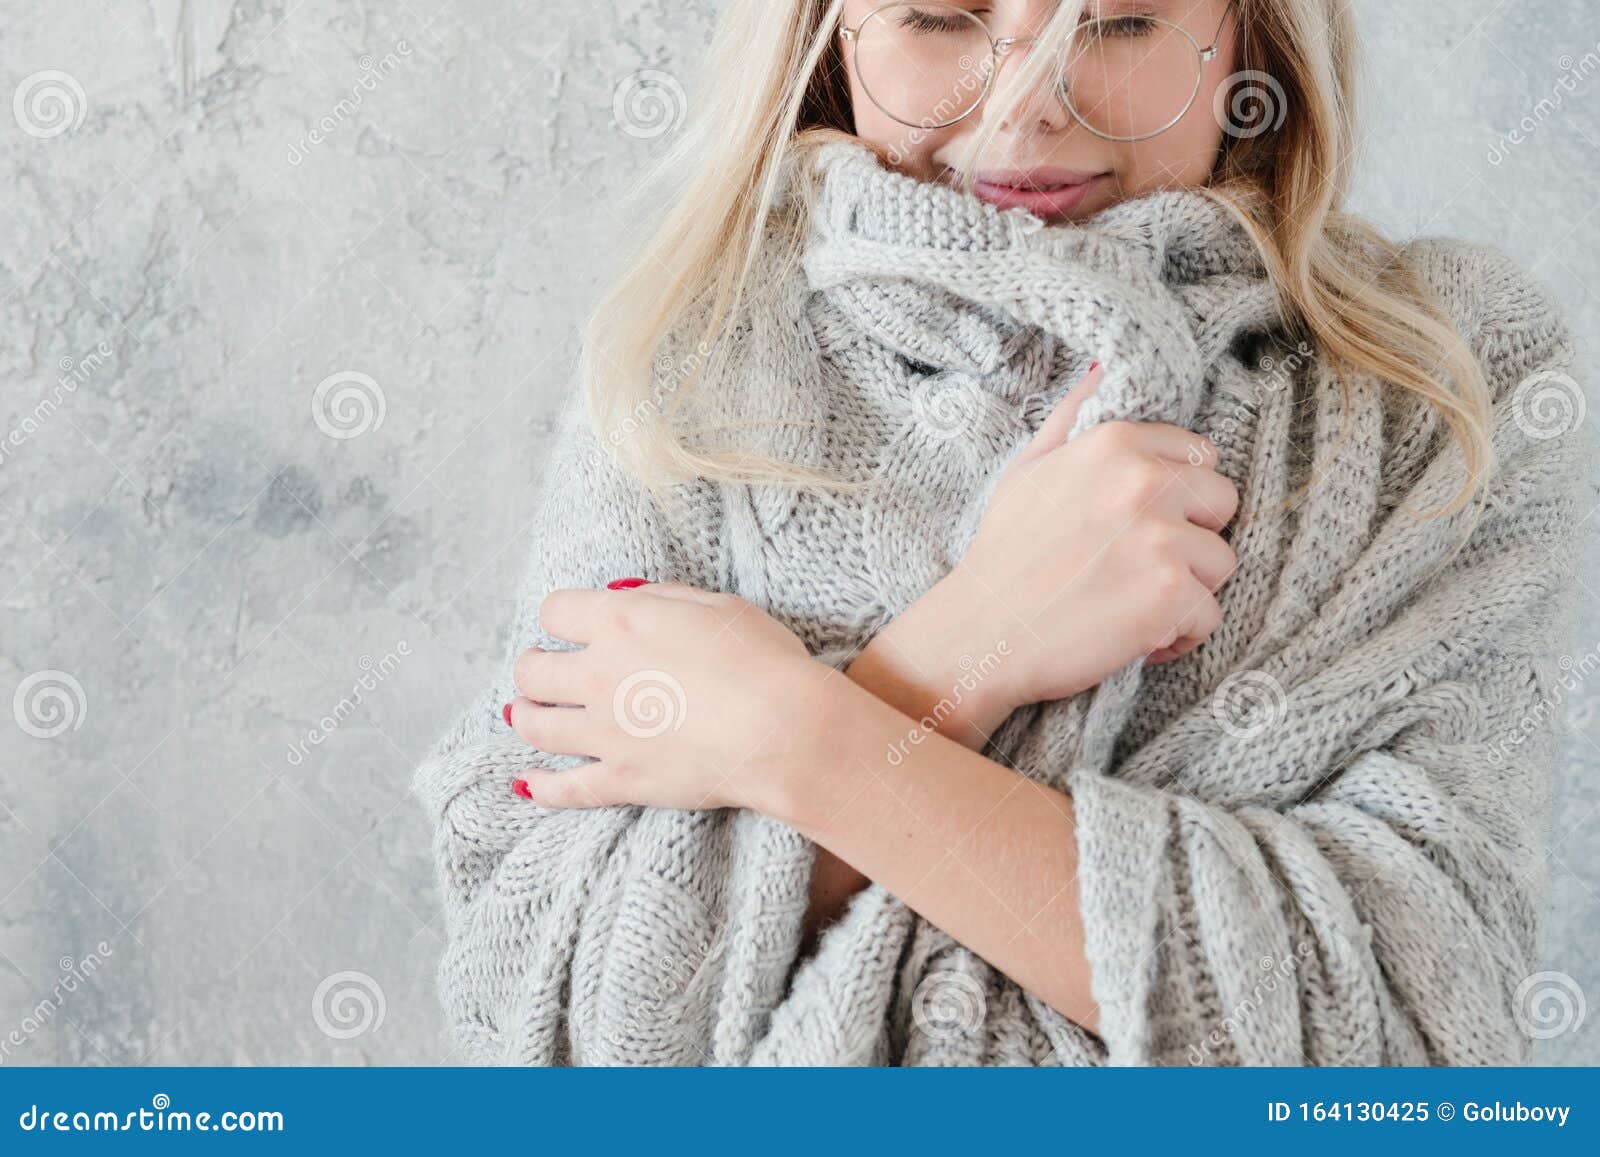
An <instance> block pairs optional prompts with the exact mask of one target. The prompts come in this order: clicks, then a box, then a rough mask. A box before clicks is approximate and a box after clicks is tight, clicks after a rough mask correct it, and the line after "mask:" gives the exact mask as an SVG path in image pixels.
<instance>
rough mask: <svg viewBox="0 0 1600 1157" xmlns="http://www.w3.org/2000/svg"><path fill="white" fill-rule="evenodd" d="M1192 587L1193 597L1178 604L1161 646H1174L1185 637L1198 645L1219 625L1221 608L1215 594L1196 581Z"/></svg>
mask: <svg viewBox="0 0 1600 1157" xmlns="http://www.w3.org/2000/svg"><path fill="white" fill-rule="evenodd" d="M1194 589H1195V594H1194V597H1193V598H1190V599H1185V600H1184V601H1183V602H1182V604H1181V605H1180V610H1179V613H1178V615H1177V617H1176V619H1175V620H1174V624H1173V630H1172V633H1171V634H1170V635H1168V636H1167V638H1166V639H1165V640H1164V641H1163V643H1162V647H1175V646H1177V645H1178V644H1179V642H1180V641H1182V640H1186V639H1193V640H1194V641H1195V644H1196V645H1198V644H1199V643H1201V642H1203V641H1204V640H1206V639H1209V638H1210V637H1211V634H1212V632H1214V631H1215V630H1216V629H1217V627H1218V626H1219V625H1221V623H1222V608H1221V607H1219V606H1218V605H1217V600H1216V598H1215V596H1213V595H1212V594H1211V592H1210V591H1209V590H1207V589H1205V588H1204V587H1202V586H1201V585H1200V584H1198V583H1196V584H1195V588H1194ZM1156 649H1157V650H1160V649H1161V648H1160V647H1158V648H1156Z"/></svg>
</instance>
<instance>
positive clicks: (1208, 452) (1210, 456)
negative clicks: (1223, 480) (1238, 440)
mask: <svg viewBox="0 0 1600 1157" xmlns="http://www.w3.org/2000/svg"><path fill="white" fill-rule="evenodd" d="M1118 425H1119V426H1122V427H1124V429H1123V430H1122V433H1123V435H1124V436H1125V437H1126V438H1127V439H1128V447H1129V449H1132V450H1134V451H1136V452H1142V453H1144V454H1146V455H1148V456H1149V457H1152V458H1166V459H1168V460H1170V461H1173V462H1182V463H1185V464H1186V465H1189V466H1215V465H1216V462H1217V448H1216V446H1215V445H1214V444H1213V443H1212V442H1211V440H1210V439H1209V438H1207V437H1205V436H1204V435H1202V434H1196V433H1195V432H1194V431H1193V430H1186V429H1184V427H1182V426H1174V425H1172V424H1171V423H1169V422H1119V423H1118Z"/></svg>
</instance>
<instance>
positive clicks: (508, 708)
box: [500, 703, 511, 727]
mask: <svg viewBox="0 0 1600 1157" xmlns="http://www.w3.org/2000/svg"><path fill="white" fill-rule="evenodd" d="M500 718H502V719H504V720H505V721H506V726H507V727H510V726H511V704H509V703H507V704H506V706H505V710H503V711H501V712H500Z"/></svg>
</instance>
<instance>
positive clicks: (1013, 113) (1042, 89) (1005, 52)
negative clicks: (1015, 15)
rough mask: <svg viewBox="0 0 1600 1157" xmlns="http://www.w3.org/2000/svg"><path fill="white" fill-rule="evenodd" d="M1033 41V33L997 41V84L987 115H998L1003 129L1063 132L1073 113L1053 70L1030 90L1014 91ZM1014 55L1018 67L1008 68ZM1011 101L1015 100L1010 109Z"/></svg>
mask: <svg viewBox="0 0 1600 1157" xmlns="http://www.w3.org/2000/svg"><path fill="white" fill-rule="evenodd" d="M1034 43H1035V40H1034V38H1033V37H1031V36H1013V37H1008V38H1007V39H1005V40H998V41H996V42H995V65H994V68H995V76H994V84H993V86H992V87H991V89H990V92H989V98H988V100H986V101H985V102H984V107H985V109H986V110H992V111H991V112H989V114H988V115H992V116H994V117H997V118H998V122H997V127H998V128H1000V129H1001V130H1002V131H1004V132H1027V131H1030V130H1031V131H1034V132H1061V131H1063V130H1064V129H1066V128H1067V127H1068V125H1069V124H1070V123H1071V121H1072V114H1071V113H1069V112H1068V111H1067V108H1066V105H1065V104H1064V103H1063V102H1062V100H1061V94H1060V93H1059V92H1058V91H1057V87H1056V85H1057V81H1056V76H1055V72H1054V70H1053V69H1045V70H1044V71H1043V73H1041V75H1040V76H1039V79H1038V81H1037V82H1036V83H1035V84H1034V85H1032V86H1031V87H1030V88H1029V89H1028V91H1027V92H1025V93H1017V92H1015V91H1014V89H1015V86H1016V85H1017V84H1020V83H1021V78H1020V75H1019V74H1020V73H1021V72H1022V71H1023V70H1024V69H1025V67H1026V65H1027V64H1028V63H1029V61H1028V55H1029V52H1031V49H1032V47H1033V45H1034ZM1023 49H1027V50H1029V51H1028V52H1025V51H1022V50H1023ZM1013 57H1016V58H1017V61H1016V66H1015V67H1013V68H1008V66H1009V65H1011V63H1012V58H1013ZM1012 101H1014V102H1015V103H1014V104H1011V107H1009V108H1008V107H1007V105H1008V104H1010V103H1011V102H1012Z"/></svg>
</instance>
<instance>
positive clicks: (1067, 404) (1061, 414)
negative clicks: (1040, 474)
mask: <svg viewBox="0 0 1600 1157" xmlns="http://www.w3.org/2000/svg"><path fill="white" fill-rule="evenodd" d="M1105 376H1106V374H1105V369H1104V368H1103V367H1102V366H1101V365H1100V363H1099V362H1095V364H1094V365H1092V366H1090V367H1089V372H1088V373H1087V374H1085V375H1084V376H1083V379H1082V380H1081V381H1080V382H1078V384H1077V385H1075V386H1073V387H1072V388H1071V389H1070V390H1068V391H1067V392H1066V393H1065V394H1063V395H1062V397H1061V400H1060V401H1059V402H1057V403H1056V408H1055V409H1053V410H1051V411H1050V415H1049V416H1048V417H1047V418H1045V420H1044V424H1043V425H1041V426H1040V427H1039V429H1038V431H1037V432H1036V433H1035V434H1034V436H1033V437H1032V438H1031V439H1030V440H1029V442H1028V444H1027V445H1026V446H1024V447H1023V449H1022V453H1020V454H1018V455H1017V461H1019V462H1026V461H1028V460H1029V459H1032V458H1038V457H1040V456H1041V455H1043V454H1048V453H1049V452H1050V451H1051V450H1054V449H1055V448H1056V447H1058V446H1060V445H1062V444H1063V443H1064V442H1066V440H1067V435H1068V434H1070V433H1071V432H1072V426H1073V423H1074V422H1076V421H1077V420H1078V411H1079V410H1080V409H1082V408H1083V403H1084V402H1086V401H1087V400H1088V399H1089V398H1090V396H1092V395H1093V394H1094V392H1095V390H1096V389H1098V388H1099V386H1100V383H1101V381H1103V380H1104V378H1105Z"/></svg>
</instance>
